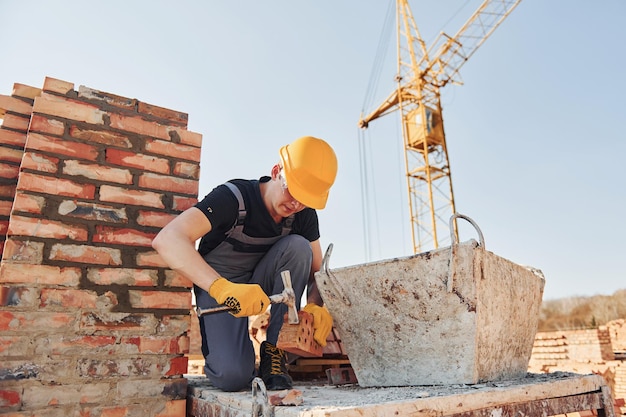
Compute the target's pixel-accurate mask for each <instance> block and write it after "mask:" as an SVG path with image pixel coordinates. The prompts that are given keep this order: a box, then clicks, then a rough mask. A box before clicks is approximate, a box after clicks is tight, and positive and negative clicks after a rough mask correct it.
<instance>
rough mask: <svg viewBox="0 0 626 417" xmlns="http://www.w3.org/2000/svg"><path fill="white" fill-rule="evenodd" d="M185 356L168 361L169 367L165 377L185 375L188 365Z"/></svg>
mask: <svg viewBox="0 0 626 417" xmlns="http://www.w3.org/2000/svg"><path fill="white" fill-rule="evenodd" d="M188 359H189V358H187V356H180V357H176V358H172V359H171V360H170V367H169V369H168V371H167V372H166V373H165V376H174V375H183V374H186V373H187V366H188V363H189V360H188Z"/></svg>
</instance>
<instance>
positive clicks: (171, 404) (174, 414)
mask: <svg viewBox="0 0 626 417" xmlns="http://www.w3.org/2000/svg"><path fill="white" fill-rule="evenodd" d="M185 373H186V372H185ZM186 410H187V400H172V401H168V402H166V403H165V409H164V410H163V411H162V412H159V413H157V414H155V415H154V417H181V416H184V415H185V412H186Z"/></svg>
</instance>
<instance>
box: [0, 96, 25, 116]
mask: <svg viewBox="0 0 626 417" xmlns="http://www.w3.org/2000/svg"><path fill="white" fill-rule="evenodd" d="M0 109H2V110H4V111H8V112H13V113H19V114H25V115H29V114H30V113H31V112H32V109H33V106H31V105H30V104H29V103H27V102H25V101H23V100H20V99H17V98H15V97H11V96H5V95H4V94H0Z"/></svg>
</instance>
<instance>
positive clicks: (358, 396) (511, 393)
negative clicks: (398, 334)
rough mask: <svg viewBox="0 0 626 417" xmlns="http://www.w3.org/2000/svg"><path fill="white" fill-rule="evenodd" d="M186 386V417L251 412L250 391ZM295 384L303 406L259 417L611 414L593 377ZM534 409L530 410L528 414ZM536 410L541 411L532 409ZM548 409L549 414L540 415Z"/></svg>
mask: <svg viewBox="0 0 626 417" xmlns="http://www.w3.org/2000/svg"><path fill="white" fill-rule="evenodd" d="M188 387H189V388H188V405H189V410H188V416H194V417H208V416H211V417H227V416H228V417H244V416H246V417H247V416H250V415H253V413H252V410H253V405H254V404H255V399H254V398H253V396H252V392H251V391H245V392H236V393H226V392H221V391H219V390H217V389H215V388H212V387H211V386H210V385H209V384H208V382H207V380H206V379H205V378H203V377H192V378H189V384H188ZM294 388H295V389H298V390H300V391H302V397H303V400H304V402H303V404H302V405H299V406H268V407H267V408H266V410H265V414H262V415H263V417H270V416H273V417H376V416H382V415H385V416H403V415H411V416H414V417H422V416H428V417H432V416H449V415H455V414H460V413H467V414H464V415H467V416H473V415H556V414H565V413H567V412H575V411H581V410H585V409H603V408H605V407H607V405H610V407H609V408H611V410H607V414H606V415H607V416H611V415H614V414H613V412H612V400H611V398H610V391H609V390H608V388H607V387H606V383H605V381H604V379H603V378H602V377H600V376H598V375H577V374H568V373H554V374H528V375H526V376H525V377H523V378H519V379H515V380H510V381H500V382H493V383H487V384H476V385H450V386H414V387H385V388H373V387H370V388H362V387H359V386H356V385H354V386H342V387H335V386H328V385H323V386H322V385H312V384H299V383H296V385H295V386H294ZM607 392H609V394H608V397H607V394H606V393H607ZM577 396H580V398H577ZM551 400H553V401H551ZM512 407H518V410H522V409H523V410H525V411H526V413H525V414H506V413H505V414H503V413H502V409H504V408H507V409H511V408H512ZM533 407H534V408H535V412H531V413H530V414H529V413H528V411H529V410H530V411H532V409H533ZM536 408H541V409H542V410H543V412H541V413H540V412H537V409H536ZM477 410H482V411H481V413H482V414H472V413H473V412H475V411H477ZM485 410H493V411H488V412H487V411H485ZM498 410H500V411H499V412H498ZM550 410H552V412H553V414H550V413H547V414H545V412H547V411H550ZM509 411H510V410H509Z"/></svg>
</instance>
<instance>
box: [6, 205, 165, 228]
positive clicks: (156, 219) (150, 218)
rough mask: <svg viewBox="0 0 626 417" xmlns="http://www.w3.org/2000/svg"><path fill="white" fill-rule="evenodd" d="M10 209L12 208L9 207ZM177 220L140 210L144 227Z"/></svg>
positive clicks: (161, 224) (163, 224)
mask: <svg viewBox="0 0 626 417" xmlns="http://www.w3.org/2000/svg"><path fill="white" fill-rule="evenodd" d="M9 209H10V207H9ZM174 218H176V215H175V214H170V213H164V212H161V211H146V210H139V215H138V216H137V223H138V224H140V225H142V226H150V227H161V228H162V227H163V226H165V225H166V224H168V223H169V222H171V221H172V220H174Z"/></svg>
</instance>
